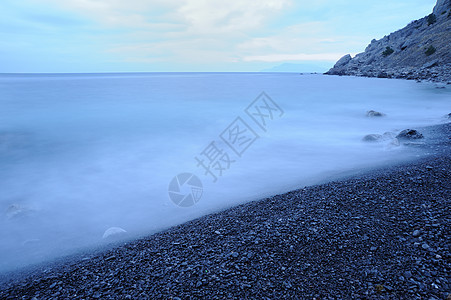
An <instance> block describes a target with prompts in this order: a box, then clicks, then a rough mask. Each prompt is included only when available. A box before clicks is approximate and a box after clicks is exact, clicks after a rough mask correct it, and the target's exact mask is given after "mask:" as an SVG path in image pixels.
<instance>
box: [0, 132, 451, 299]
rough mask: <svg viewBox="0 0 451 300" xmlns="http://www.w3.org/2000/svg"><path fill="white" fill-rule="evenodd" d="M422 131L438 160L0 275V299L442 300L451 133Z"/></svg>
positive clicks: (450, 202)
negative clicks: (417, 299) (379, 299)
mask: <svg viewBox="0 0 451 300" xmlns="http://www.w3.org/2000/svg"><path fill="white" fill-rule="evenodd" d="M425 130H427V131H428V133H429V134H430V135H432V136H434V138H431V139H430V140H429V141H428V143H427V145H426V146H425V147H427V148H428V151H430V152H431V154H430V155H429V156H427V157H423V158H420V159H418V160H417V161H414V162H408V163H401V164H399V165H395V166H392V167H389V168H383V169H375V170H370V171H368V172H365V173H363V174H358V175H351V176H348V177H346V176H345V177H344V178H343V179H340V180H338V181H331V182H328V183H324V184H320V185H314V186H309V187H305V188H302V189H298V190H294V191H291V192H288V193H285V194H282V195H276V196H273V197H269V198H266V199H262V200H259V201H254V202H249V203H246V204H242V205H239V206H236V207H233V208H230V209H227V210H225V211H222V212H219V213H215V214H212V215H207V216H203V217H201V218H198V219H195V220H192V221H189V222H187V223H185V224H182V225H178V226H175V227H172V228H170V229H168V230H165V231H162V232H159V233H156V234H153V235H151V236H149V237H146V238H143V239H139V240H135V241H130V242H126V243H120V244H118V245H117V246H116V247H114V248H111V249H107V250H101V251H93V252H92V253H91V254H90V255H89V256H87V255H86V254H85V255H81V256H80V255H79V256H73V257H72V259H71V258H70V257H69V259H67V260H66V263H64V260H63V259H61V260H58V261H57V263H49V264H47V268H44V267H43V266H44V265H43V264H42V265H40V266H37V267H35V268H34V270H33V271H30V273H28V274H27V273H25V272H26V271H27V270H26V269H24V270H22V271H21V272H20V271H19V272H16V273H11V274H12V275H14V274H15V275H14V276H13V277H12V279H10V280H9V281H8V279H7V278H5V275H0V298H2V299H3V298H5V299H8V297H11V298H15V297H20V296H26V297H29V298H33V297H36V298H37V299H41V298H45V299H46V298H49V297H69V298H77V297H78V298H85V297H91V298H101V299H116V298H119V299H124V298H125V299H127V298H128V299H135V298H144V299H146V298H150V299H168V298H169V299H170V298H171V297H172V299H177V297H178V298H179V299H195V298H199V297H208V298H261V299H265V298H269V299H281V298H301V299H303V298H309V299H312V298H313V297H315V298H321V299H334V298H350V297H356V298H363V297H366V298H374V297H382V298H384V299H399V298H406V299H411V298H412V297H426V296H428V297H429V298H428V299H446V297H447V296H448V295H449V293H450V292H451V282H448V278H449V277H450V266H449V259H450V258H451V253H450V245H449V240H450V235H449V232H451V230H450V223H451V222H450V217H449V216H448V215H449V213H447V208H446V207H450V206H451V199H450V197H449V192H450V180H449V178H450V177H451V176H450V175H451V174H450V168H449V167H450V163H449V162H450V159H451V154H450V153H451V151H450V149H451V145H450V144H451V143H450V138H451V124H450V123H446V124H442V125H437V126H433V127H428V128H426V129H425ZM448 210H449V208H448ZM417 231H418V232H417ZM83 256H84V257H83ZM32 269H33V268H30V269H29V270H32ZM44 269H46V270H44ZM1 277H4V278H3V280H2V278H1ZM2 282H3V283H2ZM1 283H2V284H1ZM431 297H432V298H431Z"/></svg>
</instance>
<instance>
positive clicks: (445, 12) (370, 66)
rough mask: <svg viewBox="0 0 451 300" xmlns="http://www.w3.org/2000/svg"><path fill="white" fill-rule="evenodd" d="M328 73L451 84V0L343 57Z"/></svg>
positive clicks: (443, 0) (442, 1)
mask: <svg viewBox="0 0 451 300" xmlns="http://www.w3.org/2000/svg"><path fill="white" fill-rule="evenodd" d="M326 74H328V75H353V76H366V77H379V78H406V79H418V80H423V79H427V80H432V81H441V82H447V83H448V84H451V0H438V1H437V4H436V5H435V7H434V10H433V12H432V13H431V14H430V15H428V16H426V17H424V18H422V19H420V20H416V21H413V22H411V23H410V24H409V25H407V26H406V27H404V28H403V29H401V30H398V31H396V32H394V33H392V34H390V35H388V36H385V37H383V38H382V39H380V40H372V41H371V43H370V44H369V45H368V47H367V48H366V49H365V52H363V53H360V54H357V55H356V56H355V57H354V58H352V57H351V56H350V55H349V54H348V55H346V56H344V57H342V58H341V59H340V60H339V61H338V62H337V63H336V64H335V66H334V67H333V68H332V69H330V70H329V71H328V72H327V73H326Z"/></svg>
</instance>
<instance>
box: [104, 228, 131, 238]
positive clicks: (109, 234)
mask: <svg viewBox="0 0 451 300" xmlns="http://www.w3.org/2000/svg"><path fill="white" fill-rule="evenodd" d="M126 235H127V231H125V230H124V229H122V228H120V227H110V228H108V229H107V230H105V233H104V234H103V236H102V238H103V239H119V238H123V237H124V236H126Z"/></svg>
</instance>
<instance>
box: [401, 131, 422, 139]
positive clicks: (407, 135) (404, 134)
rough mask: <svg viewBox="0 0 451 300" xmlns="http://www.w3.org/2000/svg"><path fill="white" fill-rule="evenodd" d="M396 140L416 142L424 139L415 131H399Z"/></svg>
mask: <svg viewBox="0 0 451 300" xmlns="http://www.w3.org/2000/svg"><path fill="white" fill-rule="evenodd" d="M396 138H397V139H398V140H418V139H422V138H424V136H423V135H422V134H421V133H420V132H418V131H417V130H415V129H406V130H403V131H401V132H400V133H399V134H398V135H397V136H396Z"/></svg>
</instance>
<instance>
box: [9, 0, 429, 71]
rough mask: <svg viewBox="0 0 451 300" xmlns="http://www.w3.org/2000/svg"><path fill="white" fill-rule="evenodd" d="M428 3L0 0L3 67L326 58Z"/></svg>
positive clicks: (356, 47) (361, 44) (357, 46)
mask: <svg viewBox="0 0 451 300" xmlns="http://www.w3.org/2000/svg"><path fill="white" fill-rule="evenodd" d="M427 1H430V2H431V4H428V3H426V4H424V2H425V0H408V1H407V0H400V1H397V2H396V3H395V2H393V1H391V0H381V1H377V2H371V3H369V2H365V1H357V0H318V1H311V0H308V1H307V0H297V1H294V0H259V1H255V0H229V1H223V0H126V1H124V0H64V1H61V0H21V1H14V0H2V4H1V8H2V9H1V10H0V25H2V26H0V40H2V41H3V43H2V44H3V46H4V47H3V54H4V55H3V56H2V57H0V66H1V68H2V69H0V72H1V71H4V66H5V65H9V66H12V64H11V62H12V61H19V62H20V61H21V60H23V59H25V58H26V59H27V61H29V60H31V59H32V58H33V59H34V60H35V61H36V65H41V66H50V65H52V64H54V63H59V64H61V68H64V64H65V62H66V66H73V65H74V61H76V62H77V66H78V65H79V62H83V61H85V64H84V66H85V67H86V68H91V66H93V65H107V64H108V65H110V67H109V69H114V66H119V67H120V68H121V69H120V70H133V68H135V67H136V66H139V68H140V70H142V69H145V68H146V66H149V68H152V67H153V66H154V65H155V64H159V66H163V67H162V68H164V65H166V66H167V68H169V69H171V70H174V69H176V68H177V66H180V65H183V64H184V65H191V66H192V67H190V69H192V70H195V69H196V68H197V69H206V66H207V67H208V68H209V66H213V65H214V66H226V67H225V68H224V69H231V68H235V67H234V66H244V65H246V64H247V65H248V66H251V65H254V64H257V63H258V62H262V63H271V62H283V61H305V60H314V61H318V60H328V61H331V60H336V59H337V58H339V57H340V56H341V55H342V54H346V53H347V52H357V51H362V50H363V49H364V48H365V46H366V45H367V44H368V42H369V41H370V40H371V39H372V38H377V37H381V36H383V35H384V34H387V33H389V31H390V30H394V29H397V28H400V27H401V26H402V25H404V24H403V23H404V22H405V23H406V24H407V23H408V21H410V20H411V19H414V18H415V17H421V16H422V15H425V14H426V12H427V11H429V10H431V9H432V6H433V3H432V2H434V0H427ZM418 10H419V11H418ZM400 12H401V13H402V15H400ZM393 16H397V17H396V18H393ZM5 41H7V42H6V45H5ZM18 50H20V51H18ZM26 53H28V54H26ZM87 54H88V55H87ZM56 58H58V61H57V59H56ZM93 59H96V61H94V60H93ZM99 59H100V61H97V60H99ZM29 65H30V66H31V65H32V64H31V63H30V64H29ZM127 65H128V66H130V69H123V68H124V66H127ZM230 65H231V66H232V67H230ZM21 67H23V66H21ZM82 67H83V66H81V65H80V66H79V68H82ZM13 68H14V67H13ZM239 69H240V67H238V68H237V70H239ZM243 69H245V68H244V67H243ZM118 70H119V69H118ZM152 70H153V69H152ZM163 70H164V69H163ZM220 70H221V69H218V70H217V71H220ZM247 70H248V69H247ZM40 71H45V70H40ZM67 71H68V72H70V69H68V70H67ZM98 71H101V70H98Z"/></svg>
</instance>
